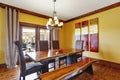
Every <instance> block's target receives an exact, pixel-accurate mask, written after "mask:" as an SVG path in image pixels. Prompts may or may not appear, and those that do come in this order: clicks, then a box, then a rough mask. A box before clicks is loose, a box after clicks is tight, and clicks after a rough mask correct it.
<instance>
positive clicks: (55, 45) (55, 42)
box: [52, 40, 59, 49]
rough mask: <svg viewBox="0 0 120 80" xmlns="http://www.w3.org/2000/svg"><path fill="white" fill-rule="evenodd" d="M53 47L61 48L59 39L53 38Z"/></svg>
mask: <svg viewBox="0 0 120 80" xmlns="http://www.w3.org/2000/svg"><path fill="white" fill-rule="evenodd" d="M52 43H53V49H59V40H53V41H52Z"/></svg>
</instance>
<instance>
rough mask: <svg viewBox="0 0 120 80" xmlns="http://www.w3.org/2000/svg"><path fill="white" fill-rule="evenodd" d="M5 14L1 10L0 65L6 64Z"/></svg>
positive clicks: (0, 9)
mask: <svg viewBox="0 0 120 80" xmlns="http://www.w3.org/2000/svg"><path fill="white" fill-rule="evenodd" d="M4 35H5V12H4V9H3V8H0V64H2V63H4V62H5V60H4V47H5V44H4V41H5V36H4Z"/></svg>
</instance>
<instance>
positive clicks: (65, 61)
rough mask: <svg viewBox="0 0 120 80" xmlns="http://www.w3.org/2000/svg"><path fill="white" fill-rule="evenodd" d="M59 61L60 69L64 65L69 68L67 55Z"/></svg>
mask: <svg viewBox="0 0 120 80" xmlns="http://www.w3.org/2000/svg"><path fill="white" fill-rule="evenodd" d="M58 60H59V68H60V67H61V66H63V65H65V66H67V55H65V56H60V57H59V58H58Z"/></svg>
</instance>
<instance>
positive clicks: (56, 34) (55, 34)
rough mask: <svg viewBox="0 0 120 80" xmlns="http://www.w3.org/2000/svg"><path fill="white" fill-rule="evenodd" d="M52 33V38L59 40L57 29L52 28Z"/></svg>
mask: <svg viewBox="0 0 120 80" xmlns="http://www.w3.org/2000/svg"><path fill="white" fill-rule="evenodd" d="M52 35H53V36H52V37H53V40H59V29H54V30H53V32H52Z"/></svg>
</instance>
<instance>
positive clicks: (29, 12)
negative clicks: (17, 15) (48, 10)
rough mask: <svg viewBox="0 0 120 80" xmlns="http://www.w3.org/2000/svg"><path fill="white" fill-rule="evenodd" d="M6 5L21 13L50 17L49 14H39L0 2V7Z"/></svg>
mask: <svg viewBox="0 0 120 80" xmlns="http://www.w3.org/2000/svg"><path fill="white" fill-rule="evenodd" d="M6 6H7V7H10V8H14V9H17V10H19V11H20V12H22V13H26V14H30V15H34V16H38V17H42V18H46V19H48V18H50V16H46V15H43V14H39V13H36V12H32V11H28V10H25V9H22V8H18V7H14V6H11V5H7V4H4V3H0V7H2V8H5V7H6Z"/></svg>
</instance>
